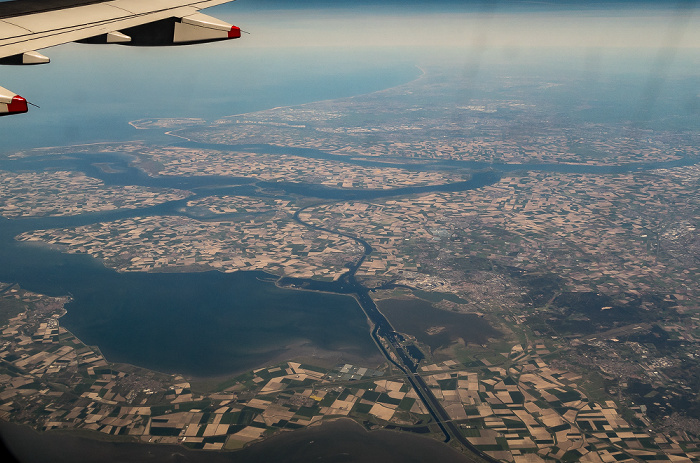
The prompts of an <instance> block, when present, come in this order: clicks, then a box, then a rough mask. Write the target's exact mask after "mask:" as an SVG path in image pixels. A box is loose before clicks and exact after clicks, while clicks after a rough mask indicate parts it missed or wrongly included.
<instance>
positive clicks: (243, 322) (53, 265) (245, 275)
mask: <svg viewBox="0 0 700 463" xmlns="http://www.w3.org/2000/svg"><path fill="white" fill-rule="evenodd" d="M56 219H57V220H58V219H60V218H56ZM46 221H48V222H51V223H54V224H56V223H57V222H56V221H53V220H52V219H37V220H34V221H31V222H30V223H33V224H34V225H35V226H36V225H37V224H42V223H43V224H44V225H45V224H46ZM72 221H74V220H73V219H71V218H65V219H63V220H60V221H59V223H62V224H64V225H65V224H66V222H72ZM27 224H28V223H26V222H23V221H21V220H19V221H10V220H4V221H3V222H2V223H1V224H0V256H2V263H3V265H1V266H0V281H5V282H13V283H19V284H20V285H21V286H22V287H23V288H25V289H28V290H30V291H35V292H38V293H43V294H48V295H53V296H59V295H66V294H70V295H71V296H72V298H73V301H72V302H71V303H69V304H68V305H67V306H66V309H67V310H68V313H67V314H66V315H65V316H64V317H62V318H61V321H60V322H61V324H62V325H63V326H65V327H66V328H67V329H69V330H70V331H72V332H73V333H74V334H75V335H76V336H77V337H78V338H80V339H81V340H82V341H83V342H85V343H86V344H89V345H97V346H99V348H100V349H101V351H102V352H103V354H105V356H106V357H107V359H108V360H109V361H114V362H125V363H134V364H137V365H138V366H142V367H146V368H152V369H155V370H159V371H165V372H172V373H183V374H190V375H194V376H220V375H225V374H229V373H232V372H240V371H241V370H246V369H252V368H255V367H258V366H260V365H262V364H265V363H267V362H270V361H271V360H273V359H276V358H279V357H280V356H281V355H283V354H285V353H290V356H293V355H294V352H297V351H298V349H299V347H300V346H302V345H305V346H306V347H307V350H308V349H311V350H313V349H322V350H332V351H337V352H338V353H339V355H340V354H341V353H342V354H345V355H347V356H349V357H350V358H356V357H357V356H360V357H368V356H372V355H376V354H377V352H376V348H375V346H374V344H373V342H372V340H371V338H370V337H369V335H368V332H369V327H368V325H367V322H366V319H365V316H364V315H363V313H362V311H361V309H360V307H359V306H358V305H357V302H356V301H355V300H354V299H353V298H351V297H349V296H342V295H338V294H328V293H320V292H310V291H294V290H285V289H282V288H278V287H276V286H275V284H274V282H273V281H274V277H271V276H270V275H268V274H265V273H263V272H235V273H220V272H213V271H212V272H201V273H139V272H128V273H118V272H115V271H114V270H111V269H108V268H106V267H104V265H102V264H101V263H100V262H99V261H97V260H95V259H93V258H92V257H90V256H87V255H75V254H65V253H61V252H59V251H57V250H52V249H49V248H47V247H46V246H40V245H34V244H25V243H20V242H16V241H14V240H13V239H12V236H14V235H15V234H16V232H18V231H19V230H18V229H21V228H25V227H26V226H27ZM30 228H32V227H30Z"/></svg>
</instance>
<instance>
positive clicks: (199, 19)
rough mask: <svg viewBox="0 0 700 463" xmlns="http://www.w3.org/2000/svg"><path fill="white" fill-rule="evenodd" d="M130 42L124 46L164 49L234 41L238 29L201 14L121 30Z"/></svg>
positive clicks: (238, 31)
mask: <svg viewBox="0 0 700 463" xmlns="http://www.w3.org/2000/svg"><path fill="white" fill-rule="evenodd" d="M121 33H122V34H123V35H126V36H128V37H130V38H131V41H128V42H126V41H125V42H123V44H124V45H135V46H167V45H187V44H191V43H203V42H215V41H217V40H228V39H237V38H239V37H240V36H241V29H240V28H238V27H236V26H233V25H231V24H228V23H226V22H224V21H221V20H219V19H216V18H213V17H211V16H207V15H205V14H202V13H195V14H193V15H190V16H185V17H182V18H168V19H162V20H160V21H155V22H152V23H148V24H143V25H141V26H136V27H130V28H128V29H124V30H122V31H121Z"/></svg>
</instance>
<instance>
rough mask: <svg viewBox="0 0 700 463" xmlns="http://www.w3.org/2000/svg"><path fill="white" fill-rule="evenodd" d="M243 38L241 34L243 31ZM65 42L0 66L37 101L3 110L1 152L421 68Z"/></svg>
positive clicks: (359, 59)
mask: <svg viewBox="0 0 700 463" xmlns="http://www.w3.org/2000/svg"><path fill="white" fill-rule="evenodd" d="M242 40H243V39H242ZM236 45H237V43H236V42H235V41H233V42H225V43H214V44H207V45H203V46H183V47H172V48H170V47H165V48H138V47H121V46H99V45H84V44H66V45H61V46H59V47H55V48H52V49H49V50H47V51H46V54H47V55H50V56H51V59H52V62H51V63H50V64H48V65H44V66H32V67H24V66H17V67H10V66H5V67H3V68H2V69H0V71H2V74H0V85H2V86H3V87H6V88H9V89H11V90H13V91H15V92H17V93H19V94H20V95H22V96H24V97H25V98H27V99H28V100H29V101H30V102H32V103H34V104H36V105H39V106H40V108H31V109H30V111H29V112H28V113H27V114H23V115H18V116H13V117H5V118H2V119H0V138H1V139H2V143H1V144H0V154H3V153H5V154H6V153H10V152H13V151H17V150H22V149H29V148H37V147H44V146H62V145H69V144H82V143H91V142H103V141H125V140H132V139H142V138H144V137H145V136H147V134H145V133H144V131H139V130H136V129H134V128H133V127H131V126H130V125H129V124H128V122H129V121H131V120H135V119H141V118H160V117H162V118H176V117H194V118H202V119H204V120H207V121H212V120H216V119H218V118H221V117H224V116H228V115H233V114H241V113H247V112H251V111H258V110H263V109H268V108H271V107H277V106H287V105H294V104H300V103H307V102H312V101H318V100H325V99H332V98H339V97H346V96H353V95H359V94H363V93H368V92H372V91H376V90H381V89H384V88H388V87H392V86H395V85H398V84H401V83H404V82H407V81H409V80H411V79H412V78H414V77H416V76H417V75H419V74H420V71H419V70H418V69H417V68H416V67H415V65H414V64H413V63H412V62H409V61H405V60H401V59H398V58H395V59H392V58H386V59H384V58H381V59H380V58H376V57H375V58H369V57H368V56H367V55H363V54H357V53H351V52H348V53H343V52H338V50H333V51H331V50H326V49H323V48H318V49H275V48H271V49H265V48H257V49H252V48H245V47H237V46H236Z"/></svg>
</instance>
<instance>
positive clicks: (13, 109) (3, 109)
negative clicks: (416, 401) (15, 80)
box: [0, 87, 28, 116]
mask: <svg viewBox="0 0 700 463" xmlns="http://www.w3.org/2000/svg"><path fill="white" fill-rule="evenodd" d="M27 111H28V107H27V100H25V99H24V98H22V97H21V96H19V95H17V94H16V93H15V92H12V91H10V90H8V89H6V88H3V87H0V116H10V115H12V114H21V113H26V112H27Z"/></svg>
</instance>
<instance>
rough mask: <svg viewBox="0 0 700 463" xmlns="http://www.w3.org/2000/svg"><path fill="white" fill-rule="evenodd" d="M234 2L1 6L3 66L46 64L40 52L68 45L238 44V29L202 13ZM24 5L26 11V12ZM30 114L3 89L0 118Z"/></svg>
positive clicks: (62, 1)
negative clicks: (201, 11) (232, 42)
mask: <svg viewBox="0 0 700 463" xmlns="http://www.w3.org/2000/svg"><path fill="white" fill-rule="evenodd" d="M231 1H233V0H149V1H143V0H108V1H92V0H44V1H43V2H36V1H34V2H31V6H30V2H28V1H25V0H19V1H16V2H9V3H5V4H4V5H11V6H12V7H10V8H7V9H5V10H3V6H2V5H0V64H20V65H21V64H43V63H48V62H49V61H50V60H49V58H48V57H46V56H44V55H42V54H41V53H39V52H37V51H36V50H40V49H43V48H48V47H52V46H55V45H60V44H63V43H67V42H76V41H77V42H88V43H118V44H123V45H135V46H139V45H141V46H169V45H186V44H195V43H204V42H212V41H218V40H229V39H236V38H239V37H240V36H241V30H240V28H238V27H236V26H233V25H231V24H228V23H226V22H224V21H220V20H218V19H216V18H213V17H211V16H207V15H205V14H202V13H199V10H201V9H203V8H207V7H210V6H215V5H220V4H223V3H228V2H231ZM22 4H24V5H27V8H24V9H22V8H21V6H22ZM23 112H27V103H26V100H25V99H24V98H22V97H20V96H19V95H17V94H15V93H14V92H11V91H9V90H7V89H4V88H2V87H0V116H3V115H10V114H19V113H23Z"/></svg>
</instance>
